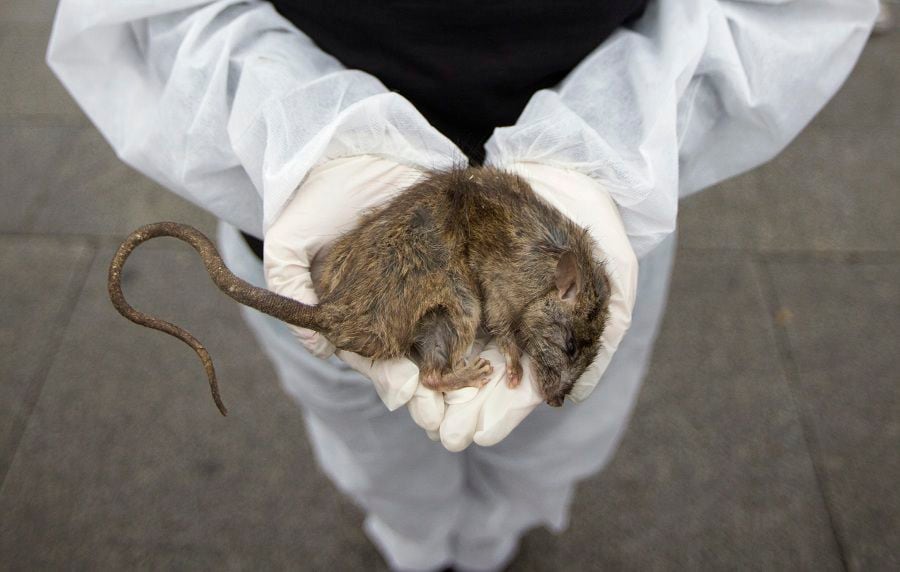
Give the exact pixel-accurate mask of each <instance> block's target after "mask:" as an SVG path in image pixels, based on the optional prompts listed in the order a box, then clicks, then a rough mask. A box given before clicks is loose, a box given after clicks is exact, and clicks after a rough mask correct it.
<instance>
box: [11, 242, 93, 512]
mask: <svg viewBox="0 0 900 572" xmlns="http://www.w3.org/2000/svg"><path fill="white" fill-rule="evenodd" d="M86 246H87V248H88V252H87V253H84V254H83V255H81V256H80V257H81V258H83V259H84V260H83V264H82V265H81V268H80V269H76V270H75V272H73V273H72V277H71V278H70V280H69V288H67V292H66V295H65V299H64V301H63V304H61V305H60V308H59V311H58V312H57V323H58V324H59V328H56V329H55V330H54V331H55V333H54V334H53V335H51V337H50V339H49V341H48V342H47V344H46V345H45V346H44V348H43V353H44V354H45V355H46V356H47V359H46V360H45V361H44V363H43V365H42V366H41V367H40V368H38V370H37V371H36V372H35V373H34V374H33V375H32V377H31V380H30V382H29V384H28V388H27V389H26V392H25V397H24V399H22V403H23V405H24V408H23V409H24V412H23V414H22V415H21V416H20V417H19V418H17V419H14V420H13V425H12V430H11V431H10V439H9V443H10V445H11V447H10V450H9V454H8V456H7V457H6V458H5V459H0V496H2V495H3V491H4V488H5V485H6V477H7V475H9V470H10V468H11V467H12V465H13V461H14V460H15V457H16V454H17V453H18V449H19V444H20V443H21V441H22V437H23V436H24V435H25V430H26V429H27V427H28V423H29V421H30V419H31V414H32V413H33V412H34V409H35V407H37V404H38V401H40V397H41V393H43V389H44V384H45V383H46V381H47V378H48V377H49V375H50V370H51V369H52V367H53V364H54V363H56V358H57V356H58V353H59V350H60V347H61V346H62V342H63V339H64V338H65V334H66V332H67V331H68V329H69V324H70V323H71V321H72V316H73V315H74V314H75V309H76V307H77V305H78V302H79V300H81V297H82V294H83V293H84V289H85V288H86V286H87V281H88V277H89V276H90V272H91V268H92V267H93V265H94V261H95V260H96V258H97V248H95V247H93V246H91V245H90V244H88V245H86Z"/></svg>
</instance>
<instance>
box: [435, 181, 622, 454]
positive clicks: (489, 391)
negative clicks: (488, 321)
mask: <svg viewBox="0 0 900 572" xmlns="http://www.w3.org/2000/svg"><path fill="white" fill-rule="evenodd" d="M500 167H502V168H504V169H507V170H509V171H513V172H515V173H518V174H519V175H521V176H522V177H523V178H524V179H525V180H526V181H527V182H528V183H529V184H530V185H531V187H532V188H533V189H534V191H535V192H536V193H537V194H538V195H539V196H540V197H541V198H543V199H544V200H545V201H547V202H548V203H550V204H551V205H552V206H554V207H555V208H556V209H558V210H559V211H560V212H561V213H562V214H564V215H565V216H567V217H569V218H570V219H572V220H573V221H575V222H576V223H577V224H578V225H580V226H582V227H584V228H587V229H588V231H589V232H590V234H591V236H592V237H593V238H594V240H595V241H596V242H597V245H598V249H599V251H598V252H597V257H598V259H600V260H604V261H605V262H606V271H607V272H608V274H609V280H610V285H611V287H612V292H611V295H610V302H609V320H608V322H607V324H606V328H605V329H604V331H603V336H602V337H601V342H602V346H601V348H600V351H599V352H598V353H597V357H596V359H595V360H594V362H593V364H591V366H590V367H588V369H587V370H586V371H585V372H584V374H583V375H582V376H581V377H580V378H579V379H578V381H577V382H576V383H575V386H574V388H573V389H572V392H571V393H570V394H569V396H568V397H569V399H571V400H572V401H575V402H578V401H581V400H583V399H585V398H587V396H588V395H590V394H591V392H592V391H593V390H594V388H595V387H596V386H597V383H598V382H599V381H600V378H601V376H602V375H603V372H604V371H606V368H607V366H609V362H610V361H611V360H612V356H613V354H614V353H615V351H616V349H617V348H618V347H619V342H621V341H622V337H623V336H624V335H625V332H626V331H627V330H628V326H629V325H630V324H631V312H632V310H633V308H634V299H635V291H636V288H637V271H638V264H637V258H636V256H635V254H634V251H633V250H632V248H631V244H630V243H629V241H628V237H627V236H626V234H625V229H624V227H623V225H622V219H621V217H620V216H619V210H618V208H617V207H616V204H615V203H614V202H613V200H612V198H610V195H609V193H608V192H607V191H606V190H605V189H604V188H603V187H602V186H601V185H600V183H598V182H597V181H595V180H594V179H592V178H590V177H588V176H586V175H583V174H581V173H577V172H575V171H568V170H564V169H560V168H557V167H551V166H547V165H542V164H538V163H513V164H510V165H500ZM481 357H484V358H485V359H488V360H490V361H491V363H492V364H493V366H494V375H493V377H492V378H491V380H490V381H489V382H488V383H487V384H486V385H485V386H484V387H482V388H480V389H475V388H465V389H460V390H457V391H454V392H450V393H447V394H446V395H445V401H446V403H447V411H446V413H445V415H444V421H443V422H442V423H441V426H440V430H439V431H429V436H430V437H431V438H432V439H440V440H441V442H442V443H443V444H444V446H445V447H446V448H447V449H449V450H451V451H461V450H463V449H465V448H466V447H468V446H469V444H471V443H472V442H473V441H474V442H475V443H478V444H479V445H485V446H489V445H494V444H496V443H499V442H500V441H502V440H503V439H504V438H506V436H507V435H509V434H510V432H511V431H512V430H513V429H515V428H516V426H518V424H519V423H521V422H522V420H523V419H525V417H527V416H528V414H529V413H531V412H532V411H533V410H534V408H535V407H537V406H538V405H540V404H541V402H542V401H543V397H542V396H541V394H540V392H539V391H538V389H537V386H536V384H535V382H534V377H533V375H532V372H531V366H530V364H531V362H530V358H529V357H528V356H523V361H522V366H523V376H522V382H521V383H520V384H519V386H518V387H516V388H515V389H510V388H509V386H508V385H507V383H506V367H505V362H504V358H503V356H502V355H501V354H500V352H499V350H498V349H497V347H496V346H495V345H494V344H493V343H492V342H489V343H488V344H487V346H486V347H485V349H484V351H483V352H482V353H481Z"/></svg>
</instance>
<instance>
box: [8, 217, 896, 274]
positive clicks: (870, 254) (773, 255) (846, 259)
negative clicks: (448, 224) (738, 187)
mask: <svg viewBox="0 0 900 572" xmlns="http://www.w3.org/2000/svg"><path fill="white" fill-rule="evenodd" d="M184 222H185V223H186V224H190V225H192V226H200V225H202V224H203V223H204V222H205V221H198V220H194V221H184ZM135 228H137V227H135ZM132 230H134V229H132ZM128 232H131V231H128ZM128 232H122V233H106V232H104V233H100V234H93V233H83V232H81V233H79V232H72V233H65V232H59V233H57V232H34V231H16V230H7V231H0V238H21V239H30V238H39V239H44V238H50V239H54V238H57V239H60V240H73V239H74V240H84V241H87V242H88V243H89V244H91V245H92V246H96V247H101V248H102V247H104V246H113V247H117V246H119V244H121V242H122V241H123V240H124V239H125V237H126V236H127V235H128ZM678 252H679V253H685V254H710V253H721V254H730V255H733V254H746V255H750V256H752V257H754V258H755V259H765V260H766V261H768V262H837V263H843V264H882V263H883V264H894V263H897V262H900V248H898V249H897V250H869V249H846V250H845V249H828V250H819V249H811V248H810V249H806V248H798V249H794V250H770V249H763V248H731V247H699V246H681V245H679V247H678Z"/></svg>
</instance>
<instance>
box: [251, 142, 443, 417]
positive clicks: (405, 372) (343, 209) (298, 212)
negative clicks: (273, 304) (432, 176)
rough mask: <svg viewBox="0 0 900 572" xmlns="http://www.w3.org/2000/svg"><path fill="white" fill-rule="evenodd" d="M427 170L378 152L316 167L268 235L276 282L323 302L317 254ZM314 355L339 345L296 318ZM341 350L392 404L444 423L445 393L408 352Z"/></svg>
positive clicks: (289, 292)
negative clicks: (430, 383) (424, 380)
mask: <svg viewBox="0 0 900 572" xmlns="http://www.w3.org/2000/svg"><path fill="white" fill-rule="evenodd" d="M422 176H423V173H422V171H420V170H418V169H415V168H412V167H408V166H405V165H401V164H398V163H396V162H394V161H390V160H388V159H383V158H380V157H376V156H372V155H360V156H355V157H347V158H341V159H333V160H331V161H328V162H327V163H323V164H322V165H320V166H318V167H316V168H314V169H313V170H312V171H310V173H309V175H308V176H307V178H306V179H305V180H304V182H303V184H302V185H301V186H300V187H299V188H298V189H297V192H296V194H295V196H294V198H293V199H292V200H290V201H288V203H287V206H286V207H285V208H284V211H282V212H281V214H279V215H278V217H277V218H276V220H275V222H274V223H273V224H272V225H271V226H270V228H269V229H268V231H267V232H266V235H265V241H264V255H263V265H264V268H265V276H266V282H267V284H268V287H269V289H271V290H272V291H274V292H276V293H278V294H281V295H283V296H288V297H290V298H294V299H295V300H299V301H301V302H304V303H306V304H317V303H318V297H317V296H316V292H315V289H314V288H313V282H312V276H311V273H310V270H311V267H312V264H313V261H314V260H315V259H316V255H318V254H319V253H320V251H322V249H323V248H324V247H325V246H327V245H328V244H329V243H330V242H332V241H333V240H335V239H336V238H337V237H338V236H340V235H341V234H343V233H345V232H347V231H348V230H350V229H351V228H352V227H353V226H354V224H355V223H356V221H357V219H358V218H359V216H360V215H361V214H362V213H363V212H364V211H365V210H367V209H370V208H372V207H375V206H377V205H380V204H382V203H384V202H386V201H388V200H389V199H391V197H393V196H394V195H395V194H397V193H398V192H400V191H402V190H403V189H405V188H406V187H409V186H410V185H413V184H414V183H416V181H418V180H419V179H420V178H421V177H422ZM290 327H291V330H292V331H293V332H294V334H295V336H296V337H297V339H298V340H299V341H300V343H301V344H303V346H304V347H305V348H306V349H308V350H309V351H310V352H311V353H312V354H313V355H315V356H317V357H319V358H322V359H326V358H328V357H329V356H331V355H332V354H334V353H335V348H334V346H333V345H332V344H331V343H330V342H329V341H328V340H327V339H325V337H324V336H322V335H320V334H318V333H317V332H314V331H312V330H307V329H304V328H297V327H294V326H290ZM336 355H337V357H338V358H340V359H342V360H343V361H345V362H346V363H347V364H348V365H350V367H352V368H353V369H355V370H356V371H358V372H359V373H361V374H362V375H364V376H366V377H367V378H369V379H371V380H372V383H373V384H374V385H375V390H376V392H377V393H378V396H379V397H380V398H381V400H382V401H383V402H384V404H385V405H386V406H387V407H388V409H390V410H392V411H393V410H395V409H397V408H398V407H400V406H401V405H404V404H407V405H408V406H409V411H410V415H412V418H413V420H414V421H415V422H416V423H417V424H418V425H419V426H420V427H422V428H423V429H426V430H433V429H436V428H437V427H438V425H439V424H440V422H441V419H442V418H443V415H444V400H443V396H442V395H441V394H440V393H437V392H435V391H432V390H430V389H427V388H426V387H424V386H422V385H420V384H419V369H418V367H416V365H415V364H414V363H413V362H411V361H410V360H408V359H405V358H402V359H392V360H377V361H373V360H371V359H369V358H364V357H362V356H359V355H357V354H354V353H352V352H346V351H338V352H337V354H336Z"/></svg>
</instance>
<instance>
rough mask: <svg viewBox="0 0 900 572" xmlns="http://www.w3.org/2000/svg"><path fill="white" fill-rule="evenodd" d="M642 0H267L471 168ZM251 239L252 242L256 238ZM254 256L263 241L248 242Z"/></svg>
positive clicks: (640, 5) (643, 1) (634, 15)
mask: <svg viewBox="0 0 900 572" xmlns="http://www.w3.org/2000/svg"><path fill="white" fill-rule="evenodd" d="M647 1H648V0H606V1H603V0H595V1H593V2H588V1H586V0H514V1H510V0H495V1H491V0H477V1H476V0H445V1H437V2H425V1H422V0H418V1H416V0H370V1H368V2H365V1H359V0H327V1H325V0H309V1H296V0H295V1H289V0H272V4H274V5H275V8H276V9H277V10H278V11H279V12H280V13H281V14H282V15H283V16H284V17H285V18H287V19H288V20H290V21H291V22H293V23H294V25H295V26H297V28H299V29H300V30H301V31H302V32H303V33H305V34H306V35H307V36H309V37H310V38H311V39H312V40H313V41H314V42H315V43H316V44H317V45H318V46H319V47H320V48H321V49H322V50H324V51H325V52H327V53H329V54H331V55H332V56H334V57H336V58H337V59H338V60H339V61H340V62H341V63H342V64H343V65H344V66H345V67H347V68H351V69H359V70H362V71H365V72H368V73H370V74H372V75H374V76H375V77H377V78H378V79H380V80H381V81H382V82H383V83H384V84H385V85H386V86H387V87H388V89H391V90H394V91H396V92H398V93H400V94H401V95H403V96H404V97H406V98H407V99H408V100H409V101H410V102H412V104H413V105H414V106H415V107H416V109H418V110H419V111H420V112H421V113H422V115H424V116H425V118H426V119H428V121H429V122H430V123H431V124H432V125H434V126H435V128H437V129H438V131H440V132H441V133H443V134H444V135H446V136H447V137H449V138H450V139H451V140H452V141H453V142H454V143H456V145H457V146H458V147H459V148H460V149H461V150H462V151H463V152H464V153H465V154H466V155H468V157H469V159H470V160H471V161H472V163H480V162H482V161H483V160H484V143H485V142H486V141H487V139H488V138H489V137H490V135H491V133H492V132H493V130H494V128H495V127H499V126H503V125H512V124H514V123H515V121H516V119H517V118H518V116H519V114H520V113H521V112H522V109H524V107H525V104H527V103H528V100H529V98H530V97H531V96H532V95H533V94H534V92H536V91H538V90H540V89H543V88H548V87H552V86H554V85H556V84H557V83H559V82H560V81H561V80H562V79H563V78H564V77H565V76H566V75H567V74H568V73H569V72H570V71H571V70H572V69H573V68H574V67H575V66H576V65H578V63H579V62H580V61H581V60H583V59H584V58H585V57H586V56H587V55H588V54H589V53H590V52H591V51H593V50H594V49H595V48H597V47H598V46H600V44H601V43H603V41H604V40H606V38H608V37H609V36H610V35H611V34H612V33H613V31H615V29H616V28H618V27H619V26H620V25H622V24H623V23H626V22H628V21H630V20H631V19H634V18H637V17H639V16H640V15H641V14H642V13H643V10H644V7H645V5H646V3H647ZM254 240H255V239H254ZM248 242H250V243H251V247H253V250H254V252H256V253H257V254H258V255H260V257H261V254H262V243H259V242H258V241H255V243H254V242H253V241H250V240H248Z"/></svg>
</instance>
